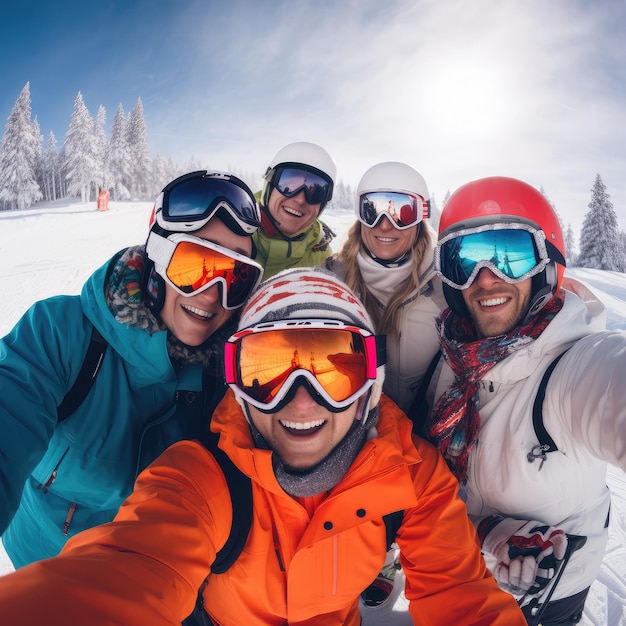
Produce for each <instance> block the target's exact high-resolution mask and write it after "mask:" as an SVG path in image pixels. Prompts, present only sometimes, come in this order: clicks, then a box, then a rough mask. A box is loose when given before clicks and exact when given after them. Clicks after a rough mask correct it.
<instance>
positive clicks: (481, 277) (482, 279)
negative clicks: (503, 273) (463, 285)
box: [474, 267, 505, 288]
mask: <svg viewBox="0 0 626 626" xmlns="http://www.w3.org/2000/svg"><path fill="white" fill-rule="evenodd" d="M474 282H475V283H476V284H477V285H479V286H480V287H484V288H487V287H490V286H492V285H494V284H496V283H503V282H505V281H503V280H502V279H501V278H500V277H499V276H497V275H496V274H494V273H493V272H492V271H491V270H490V269H489V268H488V267H481V268H480V270H479V272H478V275H477V276H476V280H475V281H474Z"/></svg>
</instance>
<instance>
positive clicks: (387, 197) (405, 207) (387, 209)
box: [357, 191, 429, 230]
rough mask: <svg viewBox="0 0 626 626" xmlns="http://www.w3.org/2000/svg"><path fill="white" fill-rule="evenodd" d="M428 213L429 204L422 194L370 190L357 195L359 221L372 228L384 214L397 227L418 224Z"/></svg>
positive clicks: (399, 228)
mask: <svg viewBox="0 0 626 626" xmlns="http://www.w3.org/2000/svg"><path fill="white" fill-rule="evenodd" d="M428 214H429V205H428V202H427V201H426V200H424V198H422V196H419V195H417V194H413V193H407V192H401V191H372V192H369V193H362V194H361V195H360V196H359V213H358V215H357V217H358V219H359V221H360V222H362V223H363V224H365V225H366V226H369V228H374V227H376V226H377V224H378V223H379V222H380V220H381V218H382V217H383V215H384V216H386V217H387V218H388V219H389V220H390V221H391V223H392V224H393V225H394V226H395V227H396V228H397V229H398V230H404V229H405V228H411V226H415V225H416V224H419V223H420V222H421V221H422V220H423V219H426V218H427V217H428Z"/></svg>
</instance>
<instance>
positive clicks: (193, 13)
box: [0, 0, 626, 231]
mask: <svg viewBox="0 0 626 626" xmlns="http://www.w3.org/2000/svg"><path fill="white" fill-rule="evenodd" d="M7 5H9V6H7ZM624 32H626V0H524V1H523V2H520V0H499V1H498V2H494V1H493V0H472V1H471V2H468V1H467V0H377V1H375V2H374V1H373V0H344V1H338V0H336V1H333V0H267V1H266V2H257V1H256V0H230V1H229V2H226V1H225V0H223V1H222V2H215V1H213V0H204V1H200V0H186V1H181V0H178V1H175V0H169V1H168V0H119V1H109V2H107V1H106V0H103V1H101V2H99V3H91V2H85V1H84V0H81V1H78V0H66V1H61V2H56V3H52V2H50V3H40V2H34V1H31V0H23V1H22V2H20V3H17V2H11V3H3V6H2V8H0V72H1V74H0V75H1V76H2V82H3V89H2V92H1V93H0V124H5V123H6V119H7V117H8V115H9V113H10V110H11V107H12V106H13V104H14V103H15V100H16V99H17V97H18V95H19V93H20V91H21V89H22V88H23V86H24V84H25V83H26V82H27V81H30V89H31V102H32V109H33V116H35V115H36V116H37V118H38V120H39V123H40V126H41V130H42V133H43V135H44V137H46V138H47V136H48V134H49V132H50V131H53V132H54V133H55V136H56V138H57V141H58V142H59V144H60V143H61V142H62V141H63V139H64V137H65V133H66V132H67V127H68V124H69V120H70V116H71V113H72V109H73V103H74V99H75V97H76V94H77V93H78V91H81V92H82V94H83V98H84V100H85V104H86V105H87V107H88V109H89V111H90V113H91V114H92V115H94V116H95V114H96V112H97V109H98V106H99V105H103V106H104V107H105V108H106V111H107V119H108V126H109V127H110V123H111V122H112V120H113V116H114V114H115V111H116V109H117V106H118V105H119V104H122V106H123V107H124V110H125V112H126V113H128V112H129V111H130V110H131V109H132V107H133V106H134V104H135V102H136V100H137V98H139V97H140V98H141V100H142V102H143V107H144V118H145V121H146V126H147V131H148V143H149V146H150V149H151V152H152V154H153V155H155V154H157V153H159V154H161V155H162V156H170V157H172V158H173V159H174V160H175V161H176V162H178V163H181V164H184V163H185V162H187V161H188V160H189V159H190V158H191V157H194V158H195V159H197V160H200V161H201V162H203V163H205V164H206V165H208V166H211V167H215V168H219V169H231V168H232V169H237V170H239V171H249V172H255V173H258V174H262V173H263V171H264V170H265V167H266V165H267V163H268V162H269V160H270V159H271V157H272V156H273V154H274V153H275V152H276V151H277V150H278V149H279V148H280V147H281V146H282V145H284V144H285V143H288V142H290V141H297V140H308V141H315V142H317V143H320V144H322V145H324V146H325V147H326V148H327V149H328V150H329V151H330V152H331V153H332V154H333V156H334V157H335V159H336V161H337V165H338V176H339V178H341V179H343V180H344V182H346V183H351V184H353V185H355V184H356V183H357V182H358V179H359V178H360V176H361V174H362V173H363V172H364V171H365V170H366V169H367V168H368V167H369V166H371V165H372V164H374V163H376V162H378V161H385V160H399V161H405V162H407V163H409V164H410V165H412V166H413V167H415V168H417V169H418V170H419V171H420V172H421V173H422V174H423V175H424V177H425V178H426V181H427V183H428V185H429V188H430V190H431V193H434V194H435V198H436V200H437V201H438V203H439V204H441V201H442V200H443V197H444V196H445V194H446V192H447V191H454V189H456V188H457V187H458V186H460V185H462V184H463V183H465V182H467V181H469V180H472V179H475V178H479V177H482V176H489V175H495V174H498V175H507V176H515V177H518V178H522V179H523V180H526V181H527V182H529V183H531V184H533V185H535V186H536V187H541V186H543V188H544V189H545V191H546V193H547V194H548V196H549V197H550V199H551V200H552V201H553V202H554V203H555V205H556V208H557V210H558V211H559V213H560V215H561V217H562V218H563V220H564V221H565V223H566V224H567V223H568V222H571V223H572V225H573V227H574V228H575V230H577V231H578V230H579V228H580V225H581V224H582V219H583V217H584V214H585V213H586V212H587V204H588V202H589V199H590V189H591V187H592V185H593V181H594V178H595V175H596V173H600V175H601V176H602V178H603V181H604V183H605V184H606V186H607V190H608V192H609V194H610V195H611V199H612V201H613V203H614V205H615V209H616V212H617V214H618V220H619V222H620V226H621V228H622V229H625V230H626V43H624V36H623V33H624Z"/></svg>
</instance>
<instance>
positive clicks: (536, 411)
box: [529, 348, 569, 460]
mask: <svg viewBox="0 0 626 626" xmlns="http://www.w3.org/2000/svg"><path fill="white" fill-rule="evenodd" d="M568 350H569V348H568ZM565 352H567V350H565ZM565 352H561V354H559V356H557V357H556V358H555V359H554V360H553V361H552V362H551V363H550V365H548V368H547V369H546V371H545V372H544V374H543V378H542V379H541V383H539V389H538V390H537V395H536V396H535V402H534V404H533V428H534V429H535V434H536V435H537V439H539V445H540V451H541V453H542V455H545V454H546V453H548V452H556V451H557V450H558V449H559V448H558V446H557V445H556V443H554V440H553V439H552V437H550V435H549V434H548V431H547V430H546V427H545V426H544V425H543V401H544V399H545V397H546V387H547V386H548V380H549V379H550V376H551V375H552V372H553V371H554V368H555V367H556V366H557V364H558V362H559V361H560V360H561V358H562V357H563V355H564V354H565ZM529 454H532V453H529ZM529 460H530V459H529Z"/></svg>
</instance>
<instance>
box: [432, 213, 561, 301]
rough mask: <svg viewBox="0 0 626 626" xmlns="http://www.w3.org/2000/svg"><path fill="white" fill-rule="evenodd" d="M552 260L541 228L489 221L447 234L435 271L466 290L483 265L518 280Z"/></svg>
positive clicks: (440, 244)
mask: <svg viewBox="0 0 626 626" xmlns="http://www.w3.org/2000/svg"><path fill="white" fill-rule="evenodd" d="M548 263H550V257H549V256H548V251H547V248H546V239H545V235H544V233H543V231H542V230H538V229H536V228H533V227H532V226H530V225H529V224H510V223H509V224H490V225H488V226H480V227H478V228H467V229H464V230H458V231H456V232H454V233H451V234H449V235H446V236H445V237H443V238H442V239H440V240H439V241H438V242H437V246H436V247H435V270H436V271H437V273H438V274H439V276H440V277H441V280H442V281H443V282H444V283H446V284H447V285H450V287H454V288H455V289H467V288H468V287H470V286H471V284H472V283H473V282H474V280H476V276H478V272H480V270H481V269H482V268H483V267H486V268H487V269H489V270H491V271H492V272H493V273H494V274H495V275H496V276H498V277H499V278H501V279H502V280H504V281H506V282H507V283H518V282H520V281H522V280H526V279H527V278H531V277H532V276H535V275H536V274H539V272H541V271H543V270H544V268H545V267H546V265H548Z"/></svg>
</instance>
